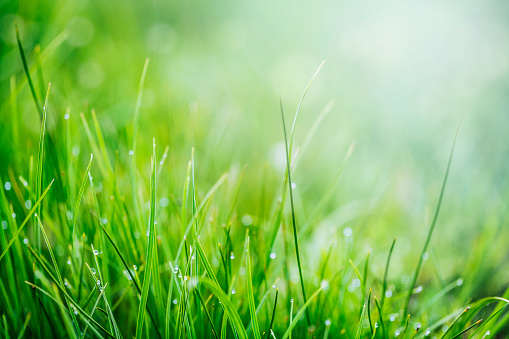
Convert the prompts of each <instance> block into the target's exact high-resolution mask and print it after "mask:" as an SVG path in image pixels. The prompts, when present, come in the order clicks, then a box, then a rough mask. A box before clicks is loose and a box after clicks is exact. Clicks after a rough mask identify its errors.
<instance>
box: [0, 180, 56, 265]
mask: <svg viewBox="0 0 509 339" xmlns="http://www.w3.org/2000/svg"><path fill="white" fill-rule="evenodd" d="M53 181H54V180H51V182H50V184H49V185H48V187H47V188H46V189H45V190H44V192H43V193H42V194H41V196H40V197H39V199H38V200H37V202H36V203H35V204H34V206H33V207H32V209H31V210H30V211H29V212H28V214H27V216H26V217H25V220H23V223H22V224H21V226H20V227H19V228H18V230H17V231H16V233H15V234H14V235H13V236H12V238H11V240H10V241H9V243H8V244H7V246H6V247H5V248H4V250H3V252H2V254H0V261H2V258H3V257H4V256H5V254H6V253H7V252H8V251H9V248H10V247H11V246H12V244H13V243H14V241H16V239H17V238H18V236H19V234H20V233H21V231H22V230H23V228H24V227H25V225H26V223H27V222H28V220H29V219H30V218H31V217H32V215H33V214H34V212H35V210H36V209H37V207H38V206H39V204H40V203H41V201H42V199H44V197H45V196H46V193H48V191H49V189H50V188H51V185H52V184H53Z"/></svg>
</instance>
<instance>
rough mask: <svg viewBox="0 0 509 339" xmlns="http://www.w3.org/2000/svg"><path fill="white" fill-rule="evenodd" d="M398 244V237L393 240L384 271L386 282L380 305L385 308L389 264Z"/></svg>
mask: <svg viewBox="0 0 509 339" xmlns="http://www.w3.org/2000/svg"><path fill="white" fill-rule="evenodd" d="M395 244H396V238H394V240H393V241H392V245H391V249H390V250H389V256H388V257H387V263H386V264H385V271H384V282H383V285H382V300H381V301H380V307H381V308H382V309H383V308H384V302H385V292H386V291H387V276H388V274H389V264H390V262H391V256H392V251H393V250H394V245H395Z"/></svg>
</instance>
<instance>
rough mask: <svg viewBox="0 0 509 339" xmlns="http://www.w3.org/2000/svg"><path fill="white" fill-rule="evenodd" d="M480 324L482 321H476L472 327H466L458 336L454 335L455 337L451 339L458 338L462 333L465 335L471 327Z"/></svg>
mask: <svg viewBox="0 0 509 339" xmlns="http://www.w3.org/2000/svg"><path fill="white" fill-rule="evenodd" d="M481 322H482V319H480V320H477V321H476V322H475V323H473V324H472V325H470V326H468V327H467V328H465V329H464V330H463V331H461V332H459V333H458V334H456V335H455V336H453V337H452V338H451V339H456V338H458V337H460V336H461V335H462V334H463V333H465V332H467V331H470V330H471V329H472V328H473V327H475V326H477V325H479V324H480V323H481Z"/></svg>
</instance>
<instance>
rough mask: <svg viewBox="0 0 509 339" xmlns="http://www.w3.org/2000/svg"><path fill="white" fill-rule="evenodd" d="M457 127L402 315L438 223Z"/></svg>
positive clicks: (405, 311)
mask: <svg viewBox="0 0 509 339" xmlns="http://www.w3.org/2000/svg"><path fill="white" fill-rule="evenodd" d="M458 130H459V125H458V126H457V127H456V131H455V133H454V139H453V141H452V147H451V152H450V154H449V161H448V162H447V169H446V170H445V176H444V180H443V182H442V188H441V189H440V196H439V197H438V202H437V206H436V208H435V215H434V216H433V221H432V222H431V227H430V229H429V232H428V236H427V238H426V242H425V243H424V247H423V249H422V252H421V255H420V256H419V261H418V262H417V267H416V268H415V272H414V276H413V278H412V282H411V283H410V286H409V288H408V294H407V297H406V300H405V304H404V307H403V314H407V310H408V304H409V303H410V298H411V297H412V292H413V290H414V287H415V284H416V282H417V278H418V277H419V273H420V271H421V266H422V262H423V260H424V259H423V255H424V252H426V250H427V249H428V246H429V243H430V241H431V236H432V235H433V231H434V230H435V226H436V225H437V221H438V214H439V213H440V207H441V206H442V199H443V198H444V192H445V186H446V184H447V178H448V177H449V170H450V169H451V162H452V156H453V154H454V146H455V145H456V137H457V136H458Z"/></svg>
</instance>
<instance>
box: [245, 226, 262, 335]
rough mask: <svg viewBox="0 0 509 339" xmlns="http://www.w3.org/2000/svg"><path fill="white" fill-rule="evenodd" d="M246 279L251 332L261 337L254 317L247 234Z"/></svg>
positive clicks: (256, 319)
mask: <svg viewBox="0 0 509 339" xmlns="http://www.w3.org/2000/svg"><path fill="white" fill-rule="evenodd" d="M246 266H247V267H246V274H247V276H246V280H247V297H248V302H249V312H250V313H251V324H253V325H252V326H253V333H254V337H255V339H261V336H260V327H259V326H258V318H257V317H256V309H255V301H254V291H253V279H252V276H251V254H250V252H249V236H248V237H247V251H246Z"/></svg>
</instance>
